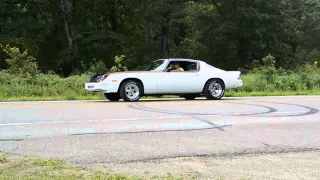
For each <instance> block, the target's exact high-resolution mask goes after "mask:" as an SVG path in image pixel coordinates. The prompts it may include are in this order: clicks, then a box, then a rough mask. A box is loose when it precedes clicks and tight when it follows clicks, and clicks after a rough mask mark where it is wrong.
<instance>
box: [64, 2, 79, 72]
mask: <svg viewBox="0 0 320 180" xmlns="http://www.w3.org/2000/svg"><path fill="white" fill-rule="evenodd" d="M75 1H76V0H60V9H61V10H62V12H63V19H64V25H65V33H66V37H67V40H68V45H69V49H70V50H71V51H72V52H73V53H74V54H75V56H76V57H78V55H79V51H78V43H77V33H76V27H75V23H74V9H75ZM76 67H77V62H76V58H73V60H72V69H73V70H74V69H75V68H76Z"/></svg>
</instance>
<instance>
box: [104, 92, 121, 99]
mask: <svg viewBox="0 0 320 180" xmlns="http://www.w3.org/2000/svg"><path fill="white" fill-rule="evenodd" d="M104 96H105V97H106V98H107V99H108V100H109V101H119V100H120V99H121V97H120V95H119V94H118V93H104Z"/></svg>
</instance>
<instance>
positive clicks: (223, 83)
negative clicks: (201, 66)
mask: <svg viewBox="0 0 320 180" xmlns="http://www.w3.org/2000/svg"><path fill="white" fill-rule="evenodd" d="M211 80H219V81H221V82H222V85H223V88H226V84H225V82H224V80H223V79H221V78H217V77H216V78H209V79H208V80H207V81H206V83H204V85H203V87H202V93H203V92H204V88H205V87H206V85H207V84H208V83H209V81H211Z"/></svg>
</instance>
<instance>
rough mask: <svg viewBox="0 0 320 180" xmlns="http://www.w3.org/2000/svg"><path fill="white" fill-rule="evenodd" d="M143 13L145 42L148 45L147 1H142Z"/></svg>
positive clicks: (148, 21)
mask: <svg viewBox="0 0 320 180" xmlns="http://www.w3.org/2000/svg"><path fill="white" fill-rule="evenodd" d="M143 11H144V19H145V26H144V32H145V34H146V41H147V43H148V44H149V42H150V19H149V14H148V2H147V0H144V1H143Z"/></svg>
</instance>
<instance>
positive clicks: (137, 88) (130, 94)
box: [120, 80, 142, 102]
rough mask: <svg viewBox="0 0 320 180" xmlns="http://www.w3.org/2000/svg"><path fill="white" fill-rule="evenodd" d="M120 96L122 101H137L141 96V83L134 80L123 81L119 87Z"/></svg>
mask: <svg viewBox="0 0 320 180" xmlns="http://www.w3.org/2000/svg"><path fill="white" fill-rule="evenodd" d="M120 96H121V98H122V99H123V100H124V101H127V102H134V101H138V100H139V99H140V97H141V96H142V85H141V83H140V82H138V81H135V80H129V81H126V82H124V83H123V84H122V85H121V87H120Z"/></svg>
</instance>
